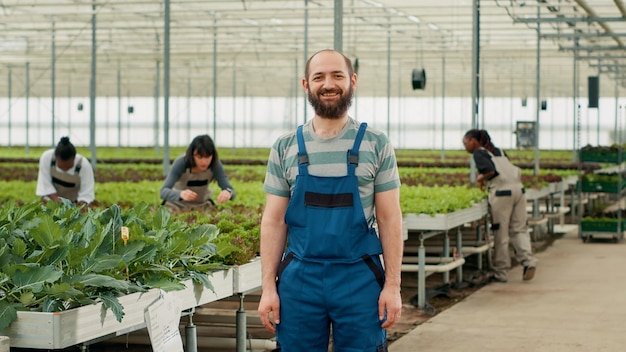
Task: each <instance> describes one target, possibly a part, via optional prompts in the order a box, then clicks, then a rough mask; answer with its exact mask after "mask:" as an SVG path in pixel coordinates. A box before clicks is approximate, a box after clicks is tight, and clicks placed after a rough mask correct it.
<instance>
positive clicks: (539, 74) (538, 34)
mask: <svg viewBox="0 0 626 352" xmlns="http://www.w3.org/2000/svg"><path fill="white" fill-rule="evenodd" d="M540 18H541V6H537V19H540ZM540 71H541V21H537V72H536V74H537V77H536V79H537V83H536V85H537V86H536V90H537V92H536V93H537V106H536V113H537V114H536V120H535V168H534V172H533V174H534V175H535V176H538V175H539V114H540V113H541V72H540Z"/></svg>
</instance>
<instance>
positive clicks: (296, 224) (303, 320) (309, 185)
mask: <svg viewBox="0 0 626 352" xmlns="http://www.w3.org/2000/svg"><path fill="white" fill-rule="evenodd" d="M356 83H357V75H356V74H355V73H354V70H353V68H352V63H351V62H350V60H349V59H348V58H346V57H345V56H344V55H343V54H341V53H339V52H337V51H333V50H322V51H320V52H317V53H315V54H314V55H313V56H311V58H310V59H309V60H308V62H307V64H306V69H305V77H304V78H303V79H302V86H303V87H304V90H305V91H306V93H307V95H308V99H309V102H310V103H311V105H312V106H313V108H314V109H315V116H314V117H313V119H312V120H310V121H309V122H307V123H306V124H304V125H302V126H299V127H298V128H297V130H296V131H292V132H289V133H287V134H285V135H283V136H281V137H280V138H278V140H277V141H276V142H275V143H274V145H273V146H272V149H271V152H270V156H269V161H268V166H267V173H266V177H265V184H264V190H265V191H266V194H267V195H266V205H265V211H264V213H263V218H262V221H261V261H262V271H263V285H262V286H263V293H262V296H261V300H260V302H259V309H258V310H259V313H260V315H261V320H262V322H263V324H264V325H265V327H266V328H267V329H268V330H270V331H273V332H274V331H275V332H276V337H277V341H278V344H279V345H280V348H281V350H282V351H283V352H291V351H297V352H300V351H307V352H315V351H320V352H322V351H323V352H326V351H327V350H328V343H329V342H328V341H329V333H330V330H331V328H332V334H333V343H334V348H335V350H337V351H372V352H378V351H386V350H387V341H386V333H385V329H386V328H388V327H391V326H392V325H393V324H395V323H396V322H397V321H398V319H399V317H400V313H401V308H402V300H401V297H400V270H401V264H402V249H403V239H402V233H401V231H402V213H401V210H400V202H399V200H400V179H399V176H398V168H397V163H396V157H395V153H394V149H393V147H392V145H391V143H390V142H389V140H388V138H387V136H385V135H384V134H383V133H382V132H380V131H378V130H375V129H373V128H371V127H368V126H367V124H366V123H359V122H357V121H356V120H355V119H353V118H352V117H350V116H349V115H348V109H349V107H350V105H351V102H352V97H353V94H354V90H355V88H356ZM285 248H286V249H285ZM383 263H384V265H383Z"/></svg>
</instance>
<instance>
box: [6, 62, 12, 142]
mask: <svg viewBox="0 0 626 352" xmlns="http://www.w3.org/2000/svg"><path fill="white" fill-rule="evenodd" d="M8 78H9V82H8V87H7V88H8V89H7V98H8V99H9V101H8V103H9V122H8V124H9V125H8V128H9V136H8V137H9V138H8V139H7V140H8V142H9V143H8V145H9V148H10V147H11V120H12V117H11V69H10V68H9V77H8Z"/></svg>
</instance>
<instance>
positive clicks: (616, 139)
mask: <svg viewBox="0 0 626 352" xmlns="http://www.w3.org/2000/svg"><path fill="white" fill-rule="evenodd" d="M614 88H615V90H614V93H615V134H614V136H613V141H614V143H618V144H622V138H621V135H622V131H620V130H619V128H620V126H619V125H618V121H619V119H618V116H619V115H618V113H617V110H618V109H617V107H618V104H619V82H618V78H617V77H615V87H614Z"/></svg>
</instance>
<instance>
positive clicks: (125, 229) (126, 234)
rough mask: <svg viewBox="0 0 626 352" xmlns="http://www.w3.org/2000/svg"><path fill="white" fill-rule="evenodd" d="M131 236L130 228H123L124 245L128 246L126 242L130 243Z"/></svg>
mask: <svg viewBox="0 0 626 352" xmlns="http://www.w3.org/2000/svg"><path fill="white" fill-rule="evenodd" d="M129 236H130V235H129V234H128V227H126V226H122V241H124V244H126V241H128V238H129Z"/></svg>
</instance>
